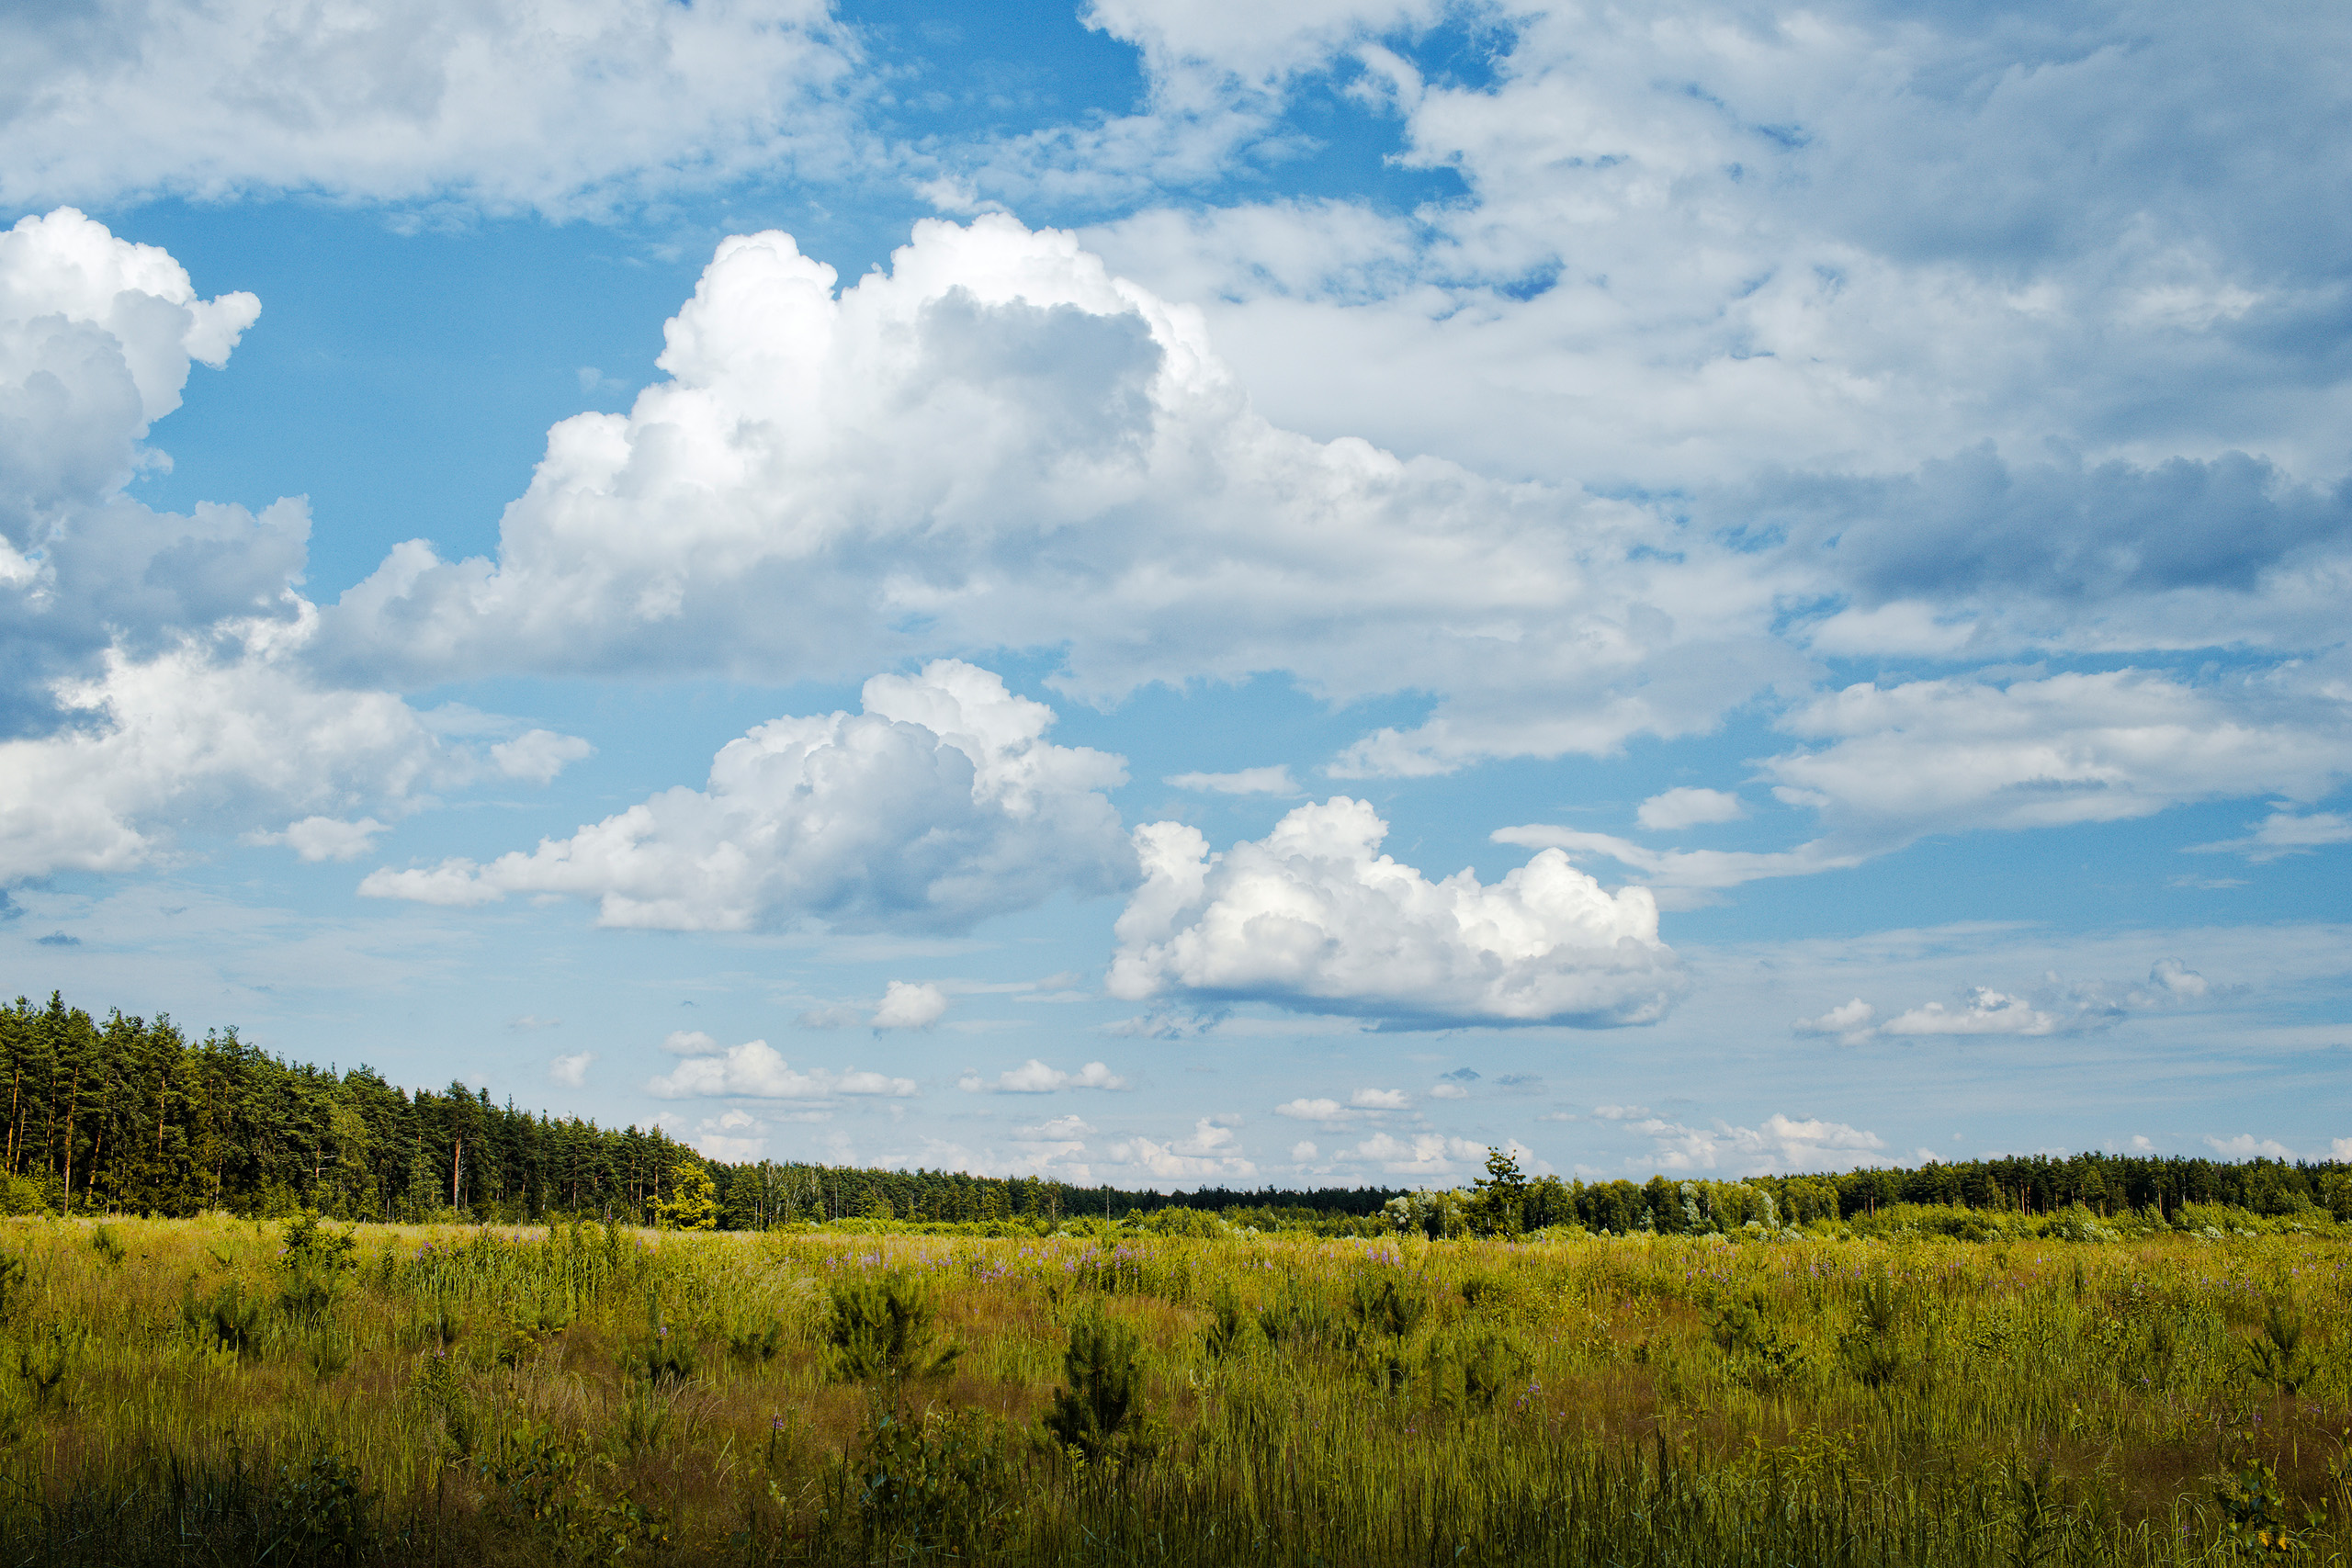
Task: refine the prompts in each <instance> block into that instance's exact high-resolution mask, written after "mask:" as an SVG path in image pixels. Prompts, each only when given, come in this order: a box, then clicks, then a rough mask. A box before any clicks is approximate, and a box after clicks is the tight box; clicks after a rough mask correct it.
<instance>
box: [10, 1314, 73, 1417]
mask: <svg viewBox="0 0 2352 1568" xmlns="http://www.w3.org/2000/svg"><path fill="white" fill-rule="evenodd" d="M73 1368H74V1345H73V1343H72V1342H71V1341H70V1340H69V1339H68V1338H67V1337H65V1336H63V1335H61V1334H58V1333H55V1332H51V1333H49V1334H45V1335H43V1336H41V1337H40V1339H38V1340H35V1341H33V1342H32V1343H30V1344H25V1345H19V1346H17V1381H18V1382H19V1383H21V1384H22V1386H23V1388H24V1391H25V1393H26V1394H27V1395H28V1396H29V1397H30V1398H31V1400H32V1403H33V1407H34V1408H35V1409H37V1410H46V1409H48V1408H49V1407H50V1406H51V1404H61V1405H62V1404H64V1403H65V1396H64V1394H63V1393H61V1392H59V1388H58V1385H59V1384H60V1383H62V1382H64V1381H65V1374H66V1373H67V1372H69V1371H72V1370H73Z"/></svg>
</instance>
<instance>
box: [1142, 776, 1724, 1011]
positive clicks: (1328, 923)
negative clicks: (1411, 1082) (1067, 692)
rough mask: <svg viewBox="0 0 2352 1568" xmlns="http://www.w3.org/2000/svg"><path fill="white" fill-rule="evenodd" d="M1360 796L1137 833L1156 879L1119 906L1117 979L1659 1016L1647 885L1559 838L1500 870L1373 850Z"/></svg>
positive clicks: (1354, 1003)
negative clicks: (1435, 874)
mask: <svg viewBox="0 0 2352 1568" xmlns="http://www.w3.org/2000/svg"><path fill="white" fill-rule="evenodd" d="M1386 833H1387V824H1386V823H1385V822H1383V821H1382V820H1381V819H1380V818H1379V817H1378V816H1377V815H1376V814H1375V813H1374V811H1373V809H1372V807H1370V806H1368V805H1365V804H1364V803H1363V802H1361V801H1356V800H1351V799H1349V798H1348V797H1346V796H1344V795H1340V796H1335V797H1334V798H1333V799H1331V800H1330V801H1329V802H1327V803H1325V804H1323V805H1320V806H1303V807H1298V808H1297V809H1295V810H1294V811H1292V812H1291V813H1289V814H1288V815H1287V816H1285V817H1284V818H1283V819H1282V821H1281V822H1280V823H1278V824H1277V825H1276V826H1275V828H1274V830H1273V831H1272V833H1271V834H1269V835H1268V836H1267V837H1266V838H1265V839H1263V840H1257V841H1254V842H1253V841H1244V842H1242V843H1238V844H1236V845H1234V846H1233V848H1231V849H1230V850H1228V851H1227V852H1225V853H1223V854H1222V855H1218V856H1214V857H1213V856H1211V855H1210V853H1209V850H1208V844H1207V841H1206V840H1204V838H1203V837H1202V836H1201V834H1200V833H1199V832H1198V831H1197V830H1196V829H1192V828H1189V827H1186V826H1183V825H1182V824H1179V823H1172V822H1161V823H1154V824H1150V825H1148V826H1146V827H1143V828H1140V829H1137V830H1136V852H1137V854H1138V856H1139V857H1140V859H1141V860H1142V862H1143V865H1144V874H1145V880H1144V886H1142V887H1141V888H1140V889H1139V890H1137V892H1136V895H1135V897H1134V898H1133V899H1132V900H1131V901H1130V902H1129V903H1128V905H1127V908H1126V911H1125V913H1124V914H1123V915H1121V916H1120V918H1119V922H1118V937H1119V948H1118V952H1117V953H1116V954H1115V955H1114V958H1113V960H1112V965H1111V975H1110V980H1109V986H1108V988H1109V990H1110V992H1111V994H1112V995H1113V996H1115V997H1120V998H1128V999H1135V1000H1140V999H1143V998H1153V997H1159V996H1164V995H1168V994H1170V993H1171V992H1172V993H1177V994H1180V995H1188V996H1193V997H1203V998H1231V999H1240V998H1258V999H1263V1000H1269V1001H1275V1002H1279V1003H1281V1004H1282V1005H1283V1006H1286V1007H1291V1008H1295V1009H1298V1010H1306V1011H1329V1012H1341V1013H1358V1014H1369V1015H1376V1016H1386V1017H1391V1018H1396V1019H1400V1020H1405V1021H1438V1020H1446V1021H1455V1022H1469V1021H1478V1022H1513V1023H1532V1022H1555V1023H1572V1024H1579V1025H1589V1026H1599V1025H1608V1024H1623V1023H1644V1022H1649V1021H1654V1020H1656V1019H1657V1018H1658V1017H1660V1016H1662V1015H1663V1014H1664V1013H1665V1011H1666V1010H1667V1008H1668V1005H1669V1003H1670V1002H1671V1001H1672V999H1673V998H1674V996H1675V995H1676V992H1677V990H1678V988H1679V976H1678V973H1677V970H1676V967H1675V961H1674V956H1673V954H1672V953H1671V952H1670V951H1669V950H1668V949H1667V947H1666V946H1665V945H1664V944H1663V943H1661V942H1659V941H1658V940H1657V907H1656V905H1655V904H1654V903H1653V901H1652V900H1651V898H1650V896H1649V894H1648V893H1647V892H1646V891H1645V890H1644V889H1642V888H1638V887H1634V888H1627V889H1625V890H1624V891H1623V892H1621V893H1618V894H1615V895H1613V896H1612V895H1611V894H1608V893H1604V892H1602V891H1601V889H1600V886H1599V885H1598V884H1597V883H1595V882H1594V881H1593V880H1592V879H1591V878H1590V877H1589V876H1586V875H1585V874H1582V873H1581V872H1578V871H1577V870H1576V869H1575V868H1574V867H1572V866H1570V865H1569V864H1568V863H1567V858H1566V856H1565V855H1562V854H1560V853H1559V852H1556V851H1550V852H1544V853H1543V854H1539V855H1537V856H1536V857H1535V858H1534V859H1533V860H1532V861H1531V862H1529V863H1527V864H1526V865H1524V866H1521V867H1520V868H1519V869H1518V870H1516V871H1513V872H1511V873H1510V874H1509V875H1507V876H1506V877H1504V879H1503V880H1502V881H1501V882H1499V883H1498V884H1496V885H1494V886H1491V887H1487V886H1480V885H1479V883H1478V881H1477V878H1476V876H1475V875H1473V874H1471V873H1470V872H1468V871H1464V872H1461V873H1458V874H1455V875H1453V876H1450V877H1447V878H1446V879H1444V880H1443V881H1442V882H1437V883H1431V882H1430V881H1428V880H1426V879H1425V878H1424V877H1422V875H1421V874H1420V873H1419V872H1418V871H1416V870H1415V869H1413V868H1412V867H1410V866H1405V865H1399V864H1398V863H1397V862H1395V861H1394V860H1392V859H1390V858H1389V857H1388V856H1386V855H1383V854H1379V853H1377V851H1378V848H1379V845H1380V841H1381V840H1382V839H1383V838H1384V837H1385V835H1386Z"/></svg>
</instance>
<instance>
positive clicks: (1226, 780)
mask: <svg viewBox="0 0 2352 1568" xmlns="http://www.w3.org/2000/svg"><path fill="white" fill-rule="evenodd" d="M1163 782H1165V783H1168V784H1173V785H1175V786H1176V787H1177V788H1178V789H1193V790H1205V791H1207V792H1209V793H1210V794H1213V795H1303V794H1305V793H1306V792H1305V791H1303V790H1301V789H1300V788H1299V787H1298V781H1296V780H1295V779H1294V778H1292V777H1291V776H1290V765H1289V764H1288V763H1286V762H1285V763H1282V764H1279V765H1277V766H1275V767H1271V768H1244V769H1242V770H1241V771H1240V772H1239V773H1173V774H1170V776H1169V777H1168V778H1167V779H1166V780H1165V781H1163Z"/></svg>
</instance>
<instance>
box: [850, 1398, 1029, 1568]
mask: <svg viewBox="0 0 2352 1568" xmlns="http://www.w3.org/2000/svg"><path fill="white" fill-rule="evenodd" d="M1005 1438H1006V1434H1005V1431H1004V1427H1003V1423H1002V1422H1001V1419H999V1418H997V1417H992V1416H989V1415H987V1414H986V1413H985V1412H982V1411H978V1410H964V1411H957V1412H955V1413H953V1414H942V1413H940V1412H936V1411H926V1412H924V1413H923V1414H922V1416H911V1415H909V1414H908V1413H907V1412H905V1411H904V1410H902V1409H899V1408H898V1407H896V1406H893V1405H889V1404H876V1405H875V1406H874V1407H873V1408H872V1409H871V1410H870V1411H869V1412H868V1415H867V1419H866V1423H865V1427H864V1428H863V1430H862V1431H861V1432H860V1434H859V1438H858V1443H857V1448H856V1450H855V1454H854V1457H853V1458H852V1459H851V1460H850V1461H848V1463H847V1464H846V1465H845V1466H844V1471H843V1479H844V1480H845V1482H846V1483H848V1486H849V1488H850V1490H851V1495H850V1498H849V1501H850V1511H851V1512H852V1513H854V1517H855V1519H856V1525H857V1533H858V1538H859V1545H860V1547H861V1548H862V1549H863V1553H864V1556H865V1560H866V1561H869V1562H871V1561H875V1560H877V1559H878V1560H880V1561H884V1562H913V1561H921V1560H925V1559H937V1560H944V1561H948V1562H967V1561H970V1560H972V1559H974V1558H978V1557H984V1556H988V1555H990V1554H992V1553H993V1552H995V1551H998V1550H1001V1548H1002V1547H1003V1546H1004V1545H1005V1543H1006V1542H1007V1540H1009V1539H1010V1538H1011V1536H1012V1532H1013V1530H1014V1529H1015V1528H1016V1527H1017V1526H1018V1525H1019V1523H1020V1519H1021V1510H1020V1508H1019V1506H1017V1505H1016V1504H1015V1503H1014V1501H1013V1498H1014V1495H1015V1481H1014V1474H1013V1468H1012V1461H1011V1459H1010V1457H1009V1455H1008V1453H1007V1451H1006V1450H1007V1448H1008V1446H1009V1445H1008V1444H1007V1442H1006V1440H1005Z"/></svg>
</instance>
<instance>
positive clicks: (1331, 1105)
mask: <svg viewBox="0 0 2352 1568" xmlns="http://www.w3.org/2000/svg"><path fill="white" fill-rule="evenodd" d="M1274 1114H1275V1115H1277V1116H1287V1117H1289V1118H1290V1119H1291V1120H1292V1121H1294V1122H1345V1121H1348V1120H1350V1119H1351V1117H1353V1116H1354V1114H1355V1112H1354V1111H1350V1110H1349V1109H1348V1108H1347V1107H1345V1106H1343V1105H1341V1104H1340V1102H1339V1101H1338V1100H1329V1099H1316V1100H1308V1099H1305V1098H1301V1099H1298V1100H1285V1101H1283V1103H1282V1104H1280V1105H1277V1106H1275V1107H1274Z"/></svg>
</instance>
